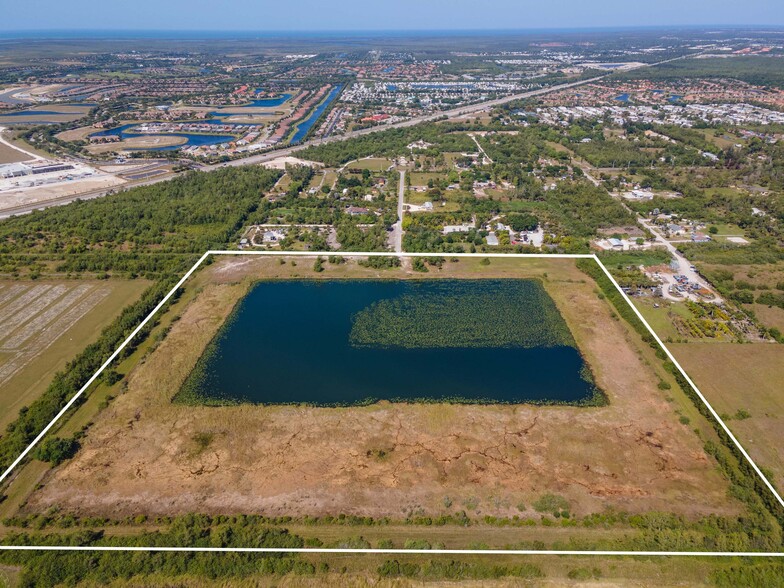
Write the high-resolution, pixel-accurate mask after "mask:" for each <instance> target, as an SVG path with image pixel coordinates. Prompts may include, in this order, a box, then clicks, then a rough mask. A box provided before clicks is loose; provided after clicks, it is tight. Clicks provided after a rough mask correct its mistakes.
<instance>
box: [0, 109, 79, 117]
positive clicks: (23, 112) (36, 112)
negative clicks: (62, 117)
mask: <svg viewBox="0 0 784 588" xmlns="http://www.w3.org/2000/svg"><path fill="white" fill-rule="evenodd" d="M39 114H79V113H78V112H63V111H62V110H21V111H19V112H7V113H4V114H0V118H5V117H6V116H38V115H39Z"/></svg>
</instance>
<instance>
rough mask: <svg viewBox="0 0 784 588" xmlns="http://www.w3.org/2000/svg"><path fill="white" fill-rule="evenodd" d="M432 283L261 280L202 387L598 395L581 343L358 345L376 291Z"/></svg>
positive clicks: (479, 397)
mask: <svg viewBox="0 0 784 588" xmlns="http://www.w3.org/2000/svg"><path fill="white" fill-rule="evenodd" d="M439 281H440V280H439ZM434 282H436V280H433V281H432V282H428V281H418V282H411V281H393V280H385V281H370V280H362V281H341V280H337V281H328V282H319V281H308V280H292V281H274V282H261V283H259V284H258V285H256V286H255V287H254V288H253V289H252V290H251V292H250V293H249V294H248V295H247V296H246V297H245V299H244V300H243V301H242V302H240V304H239V306H238V307H237V309H236V310H235V314H234V316H233V320H231V321H230V322H229V323H228V324H227V325H225V326H224V328H223V329H222V330H221V331H220V332H219V334H218V335H217V336H216V339H215V341H214V344H215V346H214V348H213V349H214V351H215V352H214V353H212V354H208V355H207V356H206V359H205V360H204V364H203V367H204V370H203V371H201V370H198V369H197V370H196V371H197V373H198V372H199V371H201V373H202V374H203V379H201V381H200V382H199V384H198V388H199V394H200V396H202V398H205V399H207V400H208V401H215V402H218V403H221V402H232V401H239V402H252V403H264V404H287V403H307V404H316V405H335V404H353V403H358V402H362V401H363V400H366V399H372V400H380V399H384V400H398V401H407V400H408V401H411V400H421V399H426V400H429V401H439V400H446V399H456V398H459V399H462V400H464V401H475V402H476V401H482V402H487V403H495V402H505V403H525V402H554V401H555V402H578V401H580V400H585V399H588V398H590V396H591V394H592V390H593V388H592V386H591V385H590V384H589V383H588V382H586V381H585V380H584V379H583V378H582V377H581V368H583V365H584V364H583V359H582V357H581V356H580V355H579V353H578V352H577V350H576V349H575V348H573V347H568V346H557V347H547V348H545V347H537V348H533V349H524V348H506V347H505V348H500V347H495V348H491V347H479V348H477V347H473V348H460V347H456V348H417V349H408V348H396V347H393V348H389V347H384V348H375V347H354V346H352V345H351V344H350V342H349V334H350V332H351V328H352V316H353V315H354V314H356V313H357V312H359V311H361V310H362V309H364V308H366V307H367V306H369V305H370V304H372V303H374V302H376V301H378V300H382V299H388V298H395V297H397V296H401V295H403V294H410V293H412V292H422V291H423V289H424V290H425V291H426V292H429V290H428V289H429V288H430V289H432V288H439V286H438V285H437V284H435V283H434ZM486 282H487V281H483V280H475V281H468V282H466V281H461V282H460V286H459V287H460V288H466V287H471V288H474V287H475V288H480V289H486V288H488V287H489V286H488V284H487V283H486ZM442 284H443V282H442ZM467 284H468V285H467ZM441 288H443V285H442V286H441ZM484 291H486V290H484Z"/></svg>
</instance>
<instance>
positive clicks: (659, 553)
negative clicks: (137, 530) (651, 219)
mask: <svg viewBox="0 0 784 588" xmlns="http://www.w3.org/2000/svg"><path fill="white" fill-rule="evenodd" d="M211 255H232V256H242V255H247V256H254V255H261V256H264V255H268V256H286V257H292V256H299V257H328V256H330V255H339V256H341V257H412V258H413V257H482V258H485V257H487V258H518V259H520V258H522V259H526V258H542V259H593V260H594V261H595V262H596V263H597V264H598V265H599V267H600V268H601V269H602V271H603V272H604V274H605V275H606V276H607V277H608V278H609V280H610V282H611V283H612V284H613V285H614V286H615V288H616V289H617V290H618V292H619V293H620V295H621V296H622V297H623V299H624V300H625V301H626V303H627V304H628V305H629V306H630V307H631V309H632V310H633V311H634V314H635V315H636V316H637V318H638V319H640V321H642V323H643V324H644V325H645V327H646V328H647V329H648V332H649V333H650V334H651V335H652V336H653V338H654V339H655V340H656V342H657V343H658V344H659V346H660V347H661V348H662V349H663V350H664V352H665V354H666V355H667V357H668V359H669V360H670V361H671V362H672V363H673V364H674V365H675V367H676V368H678V371H679V372H680V373H681V375H682V376H683V377H684V378H685V379H686V381H687V382H688V383H689V386H691V387H692V389H693V390H694V391H695V392H696V393H697V396H698V397H699V398H700V400H701V401H702V402H703V404H705V406H706V407H707V408H708V410H709V411H710V413H711V415H712V416H713V418H715V419H716V420H717V421H718V422H719V424H720V425H721V427H722V429H723V430H724V432H725V433H726V434H727V435H728V436H729V438H730V439H732V442H733V443H734V444H735V446H736V447H737V448H738V450H739V451H740V452H741V454H742V455H743V457H744V458H746V460H747V461H748V462H749V464H750V465H751V467H752V468H753V469H754V471H755V472H756V473H757V475H758V476H759V477H760V478H761V479H762V481H763V482H764V483H765V486H766V487H767V488H768V490H770V492H771V493H772V494H773V496H775V497H776V500H777V501H778V503H779V504H780V505H781V506H782V508H784V499H782V497H781V496H780V495H779V493H778V492H777V491H776V489H775V488H774V487H773V485H772V484H771V483H770V481H769V480H768V479H767V478H766V477H765V475H764V474H763V473H762V471H761V470H760V469H759V467H758V466H757V464H756V463H754V460H753V459H752V458H751V456H750V455H749V454H748V452H747V451H746V450H745V449H744V448H743V446H742V445H741V444H740V441H738V440H737V438H736V437H735V435H733V434H732V431H730V429H729V427H727V425H726V424H725V423H724V421H723V420H722V419H721V417H720V416H719V415H718V413H717V412H716V411H715V410H714V408H713V407H712V406H711V404H710V403H709V402H708V400H707V398H705V396H704V395H703V394H702V392H700V390H699V388H697V386H696V384H695V383H694V382H693V381H692V380H691V378H689V376H688V374H687V373H686V371H685V370H684V369H683V368H682V367H681V365H680V364H679V363H678V360H676V359H675V356H674V355H673V354H672V353H671V352H670V350H669V349H668V348H667V346H666V345H664V342H663V341H662V340H661V339H660V338H659V336H658V335H657V334H656V332H655V331H654V330H653V328H652V327H651V325H650V324H648V321H646V320H645V317H643V316H642V314H641V313H640V311H639V310H638V309H637V307H636V306H634V304H633V303H632V301H631V299H630V298H629V297H628V296H627V295H626V293H625V292H624V291H623V289H622V288H621V287H620V285H619V284H618V282H617V281H616V280H615V278H613V277H612V274H610V272H609V271H608V270H607V268H606V267H605V266H604V264H603V263H602V262H601V261H600V260H599V258H598V257H597V256H596V255H595V254H577V253H576V254H567V253H560V254H559V253H450V254H446V253H407V252H403V253H395V252H386V251H383V252H382V251H367V252H348V251H346V252H344V251H226V250H210V251H207V252H206V253H204V255H202V256H201V257H200V258H199V260H198V261H197V262H196V263H195V264H194V265H193V267H191V269H189V270H188V271H187V272H186V273H185V275H184V276H183V277H182V278H181V279H180V281H179V282H177V283H176V284H175V285H174V287H173V288H172V289H171V290H170V291H169V292H168V293H167V294H166V296H164V297H163V299H162V300H161V301H160V302H159V303H158V304H157V306H156V307H155V308H154V309H153V310H152V311H151V312H150V314H148V315H147V317H145V319H144V320H143V321H142V322H141V323H139V325H138V326H137V327H136V328H135V329H134V330H133V331H132V332H131V334H130V335H128V337H127V338H126V339H125V340H124V341H123V342H122V343H121V344H120V346H119V347H118V348H117V349H116V350H115V351H114V353H112V354H111V355H110V356H109V358H108V359H107V360H106V361H105V362H104V363H103V365H101V367H100V368H98V371H97V372H95V374H93V375H92V377H91V378H90V379H89V380H87V382H86V383H85V384H84V386H82V387H81V388H80V389H79V391H78V392H76V394H74V395H73V397H72V398H71V399H70V400H69V401H68V402H67V403H66V404H65V406H63V408H62V409H61V410H60V412H58V413H57V415H56V416H55V417H54V418H53V419H52V421H51V422H50V423H49V424H48V425H46V427H44V429H43V430H42V431H41V432H40V433H39V434H38V436H37V437H36V438H35V439H33V441H32V442H31V443H30V445H28V446H27V448H25V450H24V451H22V453H21V454H20V455H19V457H17V458H16V459H15V460H14V461H13V463H12V464H11V465H10V466H8V468H7V469H6V470H5V471H4V472H3V473H2V475H0V483H2V482H3V481H4V480H5V479H6V478H7V477H8V476H9V475H10V474H11V472H12V471H13V470H14V468H16V467H17V466H18V465H19V463H20V462H21V461H22V460H23V459H24V458H25V457H26V456H27V455H28V454H29V453H30V451H32V449H33V448H34V447H35V446H36V445H37V444H38V443H39V442H40V441H41V439H43V438H44V436H45V435H46V434H47V433H48V432H49V430H50V429H51V428H52V427H53V426H54V425H55V423H56V422H57V421H58V420H60V418H62V416H63V415H64V414H65V413H66V412H68V410H69V409H70V408H71V407H72V406H73V404H74V403H75V402H76V400H77V399H78V398H79V397H80V396H82V394H84V393H85V391H86V390H87V389H88V388H89V387H90V386H91V385H92V384H93V382H95V380H96V379H97V378H98V376H100V375H101V373H102V372H103V371H104V370H105V369H106V368H107V367H108V366H109V365H110V364H111V363H112V362H113V361H114V360H115V359H116V358H117V356H118V355H119V354H120V353H121V352H122V350H123V349H125V347H127V345H128V344H129V343H130V342H131V341H132V340H133V338H134V337H136V335H138V334H139V332H140V331H141V330H142V329H143V328H144V326H145V325H146V324H147V323H148V322H149V321H150V320H151V319H152V317H153V316H155V314H156V313H157V312H158V311H159V310H160V309H161V308H162V307H163V306H164V305H165V304H166V303H167V302H168V301H169V299H170V298H171V297H172V296H173V295H174V293H175V292H176V291H177V290H178V289H179V288H180V287H182V285H183V284H184V283H185V282H186V281H187V279H188V278H189V277H190V276H191V274H193V272H194V271H196V269H198V267H199V266H200V265H201V264H202V263H204V261H205V260H206V259H207V258H208V257H210V256H211ZM0 551H141V552H201V553H205V552H208V553H232V552H233V553H357V554H361V553H370V554H372V553H375V554H428V553H429V554H444V555H576V556H580V555H585V556H597V555H598V556H652V557H657V556H658V557H661V556H665V557H784V552H756V551H750V552H733V551H581V550H557V549H556V550H553V549H551V550H536V549H509V550H507V549H329V548H316V547H314V548H308V547H302V548H296V547H292V548H278V547H119V546H84V545H62V546H55V545H47V546H37V545H0Z"/></svg>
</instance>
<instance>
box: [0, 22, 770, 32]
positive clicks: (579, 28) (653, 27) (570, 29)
mask: <svg viewBox="0 0 784 588" xmlns="http://www.w3.org/2000/svg"><path fill="white" fill-rule="evenodd" d="M712 28H717V29H720V30H739V29H758V30H761V31H764V30H766V29H767V30H770V31H771V32H774V31H775V32H784V23H780V24H772V23H768V24H760V23H732V24H728V23H691V24H688V23H687V24H677V23H674V24H655V25H646V24H619V25H594V26H563V27H559V26H541V27H512V28H500V27H499V28H427V27H422V28H348V29H338V28H335V29H331V28H328V29H304V28H303V29H286V28H280V29H258V30H257V29H223V28H216V29H209V28H179V29H178V28H120V27H100V28H54V27H48V28H20V29H0V35H8V34H11V35H23V34H33V33H34V34H39V35H40V34H43V33H51V34H64V33H66V34H70V35H73V34H80V33H84V34H86V33H90V34H97V33H103V34H110V33H114V34H116V33H146V34H165V33H176V34H185V33H193V34H199V33H209V34H243V35H273V34H280V35H285V34H291V33H296V34H322V35H323V34H346V33H351V34H357V33H360V34H362V33H366V34H368V33H369V34H381V33H460V34H481V33H496V34H497V33H506V34H514V33H532V32H580V31H587V32H608V31H629V30H640V31H645V30H677V29H698V30H700V29H712Z"/></svg>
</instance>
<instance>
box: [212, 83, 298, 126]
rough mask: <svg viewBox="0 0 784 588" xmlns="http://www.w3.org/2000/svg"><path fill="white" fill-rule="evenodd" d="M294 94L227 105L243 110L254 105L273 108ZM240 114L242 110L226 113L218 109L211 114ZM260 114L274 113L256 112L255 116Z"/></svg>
mask: <svg viewBox="0 0 784 588" xmlns="http://www.w3.org/2000/svg"><path fill="white" fill-rule="evenodd" d="M259 91H260V90H257V92H259ZM292 96H293V94H281V95H280V96H276V97H275V98H261V99H259V100H251V101H250V102H249V103H248V104H243V105H242V106H227V107H226V108H231V109H232V110H242V109H243V108H254V107H255V108H271V107H274V106H280V105H281V104H283V103H284V102H286V101H287V100H289V99H290V98H291V97H292ZM238 114H241V113H240V112H232V113H226V112H217V111H215V112H210V115H211V116H217V117H219V118H220V117H226V116H237V115H238ZM259 114H261V115H266V116H271V115H272V114H274V113H254V114H253V116H259ZM208 122H212V121H208Z"/></svg>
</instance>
